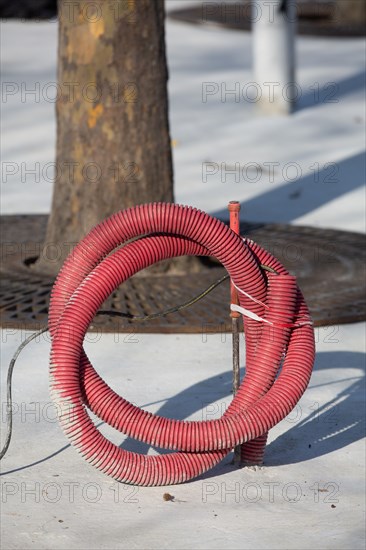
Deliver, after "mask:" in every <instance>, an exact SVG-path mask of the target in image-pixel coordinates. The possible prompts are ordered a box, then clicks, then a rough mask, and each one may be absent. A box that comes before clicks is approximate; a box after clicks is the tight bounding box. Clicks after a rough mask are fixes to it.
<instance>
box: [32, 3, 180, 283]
mask: <svg viewBox="0 0 366 550" xmlns="http://www.w3.org/2000/svg"><path fill="white" fill-rule="evenodd" d="M167 78H168V74H167V65H166V57H165V36H164V0H153V1H152V0H138V1H134V0H125V1H122V2H121V1H118V2H104V1H100V2H87V1H86V2H85V1H74V2H68V1H66V0H65V1H64V0H61V1H60V2H59V61H58V89H59V97H58V100H57V105H56V109H57V155H56V168H55V184H54V193H53V202H52V210H51V215H50V217H49V221H48V226H47V234H46V242H45V245H44V248H43V253H42V255H41V257H40V259H39V261H38V263H37V266H36V268H37V270H40V269H41V270H42V271H46V272H48V273H53V274H56V273H57V272H58V270H59V268H60V266H61V265H62V262H63V261H64V259H65V257H66V256H67V255H68V253H69V252H70V250H71V248H72V247H73V245H75V243H77V242H78V241H79V240H80V239H81V238H82V237H83V236H84V235H85V234H86V233H87V232H88V231H89V230H90V229H91V228H92V227H93V226H94V225H95V224H96V223H98V222H100V221H102V220H103V219H104V218H106V217H107V216H110V215H111V214H112V213H113V212H116V211H118V210H121V209H123V208H127V207H129V206H132V205H136V204H140V203H144V202H151V201H166V202H172V201H173V200H174V198H173V170H172V158H171V146H170V135H169V123H168V98H167Z"/></svg>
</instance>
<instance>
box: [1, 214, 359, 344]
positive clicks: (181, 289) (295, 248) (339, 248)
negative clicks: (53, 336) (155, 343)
mask: <svg viewBox="0 0 366 550" xmlns="http://www.w3.org/2000/svg"><path fill="white" fill-rule="evenodd" d="M0 222H1V227H2V229H3V231H2V232H1V234H2V243H1V251H2V267H1V272H0V276H1V291H0V311H1V325H2V326H3V327H9V328H15V327H16V328H23V329H37V328H39V327H40V326H44V325H46V324H47V315H48V303H49V296H50V291H51V288H52V284H53V280H52V279H51V278H48V277H47V276H44V275H40V274H38V273H35V272H34V271H33V270H32V269H31V268H30V267H27V265H26V263H27V258H28V256H27V254H30V255H31V256H32V254H33V255H34V254H35V253H36V252H37V250H39V249H40V246H41V245H40V243H42V240H43V236H44V232H45V227H46V216H2V217H1V218H0ZM241 233H242V234H245V235H246V236H248V237H250V238H251V239H253V240H254V241H256V242H258V243H259V244H261V245H262V246H264V247H265V248H266V249H267V250H269V251H270V252H272V253H273V254H274V255H275V256H277V257H278V259H279V260H280V261H281V262H282V263H283V264H284V265H285V266H286V267H287V268H288V269H289V271H290V272H291V273H293V274H294V275H296V276H297V278H298V282H299V285H300V287H301V289H302V291H303V292H304V295H305V298H306V300H307V302H308V304H309V306H310V310H311V313H312V316H313V319H314V321H315V324H316V325H318V326H320V325H323V326H324V325H331V324H332V325H334V324H340V323H348V322H355V321H361V320H365V319H366V297H365V273H364V265H365V255H366V253H365V250H366V247H365V236H364V235H360V234H357V233H348V232H342V231H334V230H323V229H316V228H311V227H297V226H290V225H280V224H269V225H260V224H257V225H256V226H249V225H247V224H242V226H241ZM29 235H32V237H33V241H29ZM10 239H12V240H10ZM10 243H11V246H10ZM20 250H21V251H22V252H21V253H20V252H19V251H20ZM24 251H25V252H24ZM224 273H225V271H224V269H223V268H222V267H221V266H220V265H219V264H216V263H215V262H214V261H213V262H211V267H207V266H202V271H201V272H200V273H198V274H197V273H195V274H194V276H192V277H189V276H178V275H175V276H173V275H166V274H165V275H154V276H149V277H142V276H140V277H133V278H132V279H130V280H129V281H127V282H126V283H124V284H123V285H121V286H120V287H119V288H118V289H117V291H116V292H114V293H113V294H112V296H110V297H109V298H108V300H107V301H106V302H105V304H104V306H103V309H112V310H115V311H123V312H127V313H131V314H133V315H147V314H151V313H155V312H157V311H162V310H164V309H167V308H168V307H171V306H172V305H175V304H179V303H182V302H184V301H186V300H188V299H190V298H192V296H195V295H197V294H199V292H201V291H202V290H204V289H205V288H206V287H208V286H209V285H210V284H211V283H212V282H214V281H216V280H217V279H219V278H220V277H221V276H222V275H223V274H224ZM229 295H230V293H229V283H228V281H226V282H225V283H223V284H222V285H220V286H219V287H217V288H216V289H215V290H214V291H212V292H211V294H209V295H208V296H207V297H206V298H205V299H203V300H201V301H200V302H198V303H196V304H194V305H193V306H191V307H189V308H187V309H185V310H182V311H179V312H176V313H173V314H170V315H167V316H166V317H162V318H159V319H154V320H152V321H146V322H139V323H136V322H133V321H130V320H128V319H124V318H120V317H105V316H97V317H96V318H95V319H94V321H93V324H92V325H91V330H94V331H105V332H125V333H131V334H132V333H135V332H136V333H137V332H163V333H178V332H186V333H197V332H202V333H208V332H226V331H230V330H231V322H230V317H229Z"/></svg>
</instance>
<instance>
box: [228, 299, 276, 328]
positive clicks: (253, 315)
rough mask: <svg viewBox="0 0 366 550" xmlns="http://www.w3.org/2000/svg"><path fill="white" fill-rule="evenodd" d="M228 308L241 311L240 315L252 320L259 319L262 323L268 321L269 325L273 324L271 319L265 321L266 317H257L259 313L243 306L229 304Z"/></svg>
mask: <svg viewBox="0 0 366 550" xmlns="http://www.w3.org/2000/svg"><path fill="white" fill-rule="evenodd" d="M230 309H231V311H237V312H238V313H241V314H242V315H245V317H249V318H250V319H253V320H254V321H261V322H263V323H268V324H269V325H273V323H271V321H267V319H263V317H259V315H257V314H256V313H254V312H253V311H249V309H245V308H244V307H241V306H238V305H236V304H231V305H230Z"/></svg>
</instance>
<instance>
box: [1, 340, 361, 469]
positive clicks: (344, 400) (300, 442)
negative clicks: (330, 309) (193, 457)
mask: <svg viewBox="0 0 366 550" xmlns="http://www.w3.org/2000/svg"><path fill="white" fill-rule="evenodd" d="M365 358H366V356H365V354H363V353H355V352H346V351H345V352H324V353H318V355H317V359H316V364H315V369H314V372H319V371H323V370H328V369H341V370H342V374H344V376H343V377H342V378H337V379H336V380H335V381H331V382H326V383H325V384H324V389H325V388H327V390H329V386H330V385H332V384H342V385H344V383H345V382H349V384H348V385H347V388H346V389H343V390H341V391H340V392H338V393H336V394H335V395H334V397H333V398H332V399H330V400H327V401H324V402H323V403H318V402H314V403H313V404H311V406H310V407H309V408H310V409H311V412H310V414H307V413H308V411H303V410H302V409H301V407H300V406H299V405H298V406H297V407H296V408H295V409H294V411H292V413H291V414H290V415H289V416H288V417H287V418H286V419H284V420H283V421H282V422H284V423H287V425H288V426H289V428H288V429H287V430H286V431H285V432H284V433H283V434H282V435H280V436H279V437H277V439H275V440H274V441H272V442H271V443H269V444H268V445H267V449H266V455H265V465H266V466H277V465H283V464H294V463H298V462H303V461H306V460H311V459H313V458H316V457H319V456H322V455H326V454H328V453H331V452H333V451H337V450H340V449H343V448H345V447H347V446H348V445H350V444H351V443H353V442H355V441H358V440H359V439H361V438H363V437H364V433H365V425H364V419H365V377H364V376H361V375H360V376H357V377H353V378H350V377H348V376H347V369H349V368H352V369H358V370H362V371H364V369H365ZM322 385H323V384H312V383H311V384H310V387H311V388H312V389H314V388H317V387H320V386H322ZM231 386H232V374H231V371H226V372H223V373H222V374H220V375H217V376H213V377H212V378H209V379H206V380H204V381H202V382H199V383H198V384H195V385H193V386H190V387H189V388H186V389H185V390H183V391H182V392H180V393H178V394H176V395H175V396H173V397H172V398H171V399H169V400H168V401H166V402H165V403H164V404H163V405H162V406H161V407H160V408H159V409H158V410H157V412H156V414H158V415H159V416H164V417H166V418H176V419H179V420H183V419H185V418H188V417H190V416H191V415H192V414H194V413H197V411H202V413H201V418H200V419H201V420H209V419H213V418H218V417H219V416H221V414H222V413H223V412H224V410H225V402H227V401H228V399H230V394H231ZM149 405H151V403H145V404H144V405H142V407H143V408H144V407H149ZM102 424H103V422H101V423H99V424H98V425H97V427H100V426H101V425H102ZM68 447H70V445H69V444H68V445H65V446H63V447H62V448H61V449H59V450H57V451H56V452H54V453H52V454H50V455H48V456H46V457H44V458H41V459H40V460H37V461H35V462H32V463H30V464H25V465H24V466H21V467H19V468H16V469H13V470H8V471H6V472H2V474H1V475H6V474H11V473H14V472H18V471H21V470H25V469H27V468H30V467H32V466H35V465H38V464H41V463H42V462H46V461H48V460H50V459H52V458H53V457H55V456H57V455H58V454H60V453H61V452H63V451H64V450H66V449H67V448H68ZM120 447H121V448H122V449H124V450H126V451H132V452H137V453H143V454H146V453H147V452H148V451H149V449H150V448H151V447H150V445H147V444H145V443H143V442H140V441H135V440H133V439H131V438H127V439H126V440H125V441H123V443H122V444H121V445H120ZM159 452H161V453H166V452H167V451H165V450H160V449H159ZM168 452H169V451H168ZM228 468H229V469H231V468H234V467H233V466H231V464H230V462H228V461H227V460H224V461H223V462H222V463H221V464H219V465H218V466H216V467H215V468H214V469H212V470H210V471H209V472H207V473H205V474H204V475H203V476H201V479H202V478H208V477H212V476H214V475H220V474H223V473H226V472H227V471H228Z"/></svg>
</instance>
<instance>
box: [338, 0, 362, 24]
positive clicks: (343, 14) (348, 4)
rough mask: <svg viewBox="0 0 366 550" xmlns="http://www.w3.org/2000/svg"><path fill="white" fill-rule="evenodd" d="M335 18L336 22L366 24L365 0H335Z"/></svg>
mask: <svg viewBox="0 0 366 550" xmlns="http://www.w3.org/2000/svg"><path fill="white" fill-rule="evenodd" d="M334 15H335V18H336V20H337V21H338V23H350V24H352V23H356V24H358V25H362V24H364V25H366V2H365V0H337V4H336V10H335V14H334Z"/></svg>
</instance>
